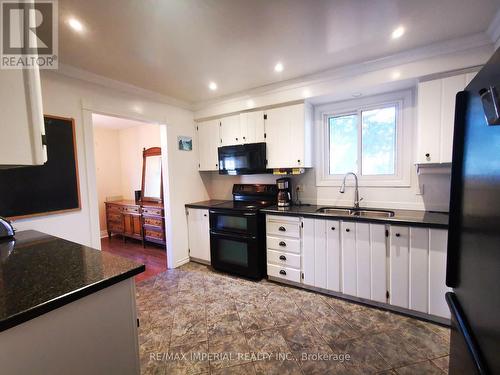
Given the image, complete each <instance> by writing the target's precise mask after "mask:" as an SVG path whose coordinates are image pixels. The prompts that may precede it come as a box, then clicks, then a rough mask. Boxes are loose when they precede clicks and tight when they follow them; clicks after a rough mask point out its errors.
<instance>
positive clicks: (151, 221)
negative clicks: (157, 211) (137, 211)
mask: <svg viewBox="0 0 500 375" xmlns="http://www.w3.org/2000/svg"><path fill="white" fill-rule="evenodd" d="M144 225H151V226H153V227H159V228H162V227H163V219H159V218H155V217H144Z"/></svg>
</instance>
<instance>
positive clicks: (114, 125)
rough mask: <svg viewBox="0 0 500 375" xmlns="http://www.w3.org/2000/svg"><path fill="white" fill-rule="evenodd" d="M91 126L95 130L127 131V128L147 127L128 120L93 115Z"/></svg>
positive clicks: (142, 123) (138, 122)
mask: <svg viewBox="0 0 500 375" xmlns="http://www.w3.org/2000/svg"><path fill="white" fill-rule="evenodd" d="M92 125H93V126H94V127H96V128H106V129H127V128H135V127H136V126H143V125H147V123H146V122H140V121H134V120H128V119H125V118H120V117H112V116H105V115H99V114H96V113H93V114H92Z"/></svg>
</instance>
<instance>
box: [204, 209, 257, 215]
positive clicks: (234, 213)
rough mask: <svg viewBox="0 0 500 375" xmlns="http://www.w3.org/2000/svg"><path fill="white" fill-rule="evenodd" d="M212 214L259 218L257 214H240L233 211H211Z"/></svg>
mask: <svg viewBox="0 0 500 375" xmlns="http://www.w3.org/2000/svg"><path fill="white" fill-rule="evenodd" d="M209 212H210V214H214V215H230V216H245V217H248V216H250V217H251V216H257V212H240V211H232V210H210V211H209Z"/></svg>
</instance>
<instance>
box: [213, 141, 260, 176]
mask: <svg viewBox="0 0 500 375" xmlns="http://www.w3.org/2000/svg"><path fill="white" fill-rule="evenodd" d="M218 150H219V174H229V175H239V174H256V173H268V172H269V170H268V169H267V160H266V144H265V142H261V143H247V144H244V145H234V146H224V147H219V149H218Z"/></svg>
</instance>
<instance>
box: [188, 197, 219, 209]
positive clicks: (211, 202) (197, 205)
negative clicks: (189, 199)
mask: <svg viewBox="0 0 500 375" xmlns="http://www.w3.org/2000/svg"><path fill="white" fill-rule="evenodd" d="M225 202H229V201H227V200H226V201H225V200H221V199H210V200H208V201H201V202H194V203H188V204H186V205H185V207H188V208H208V209H210V208H212V207H214V206H217V205H218V204H221V203H225Z"/></svg>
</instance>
